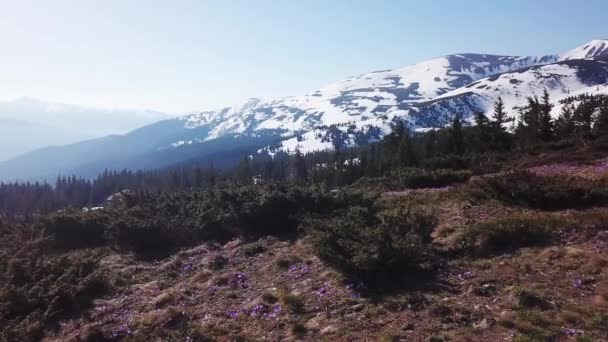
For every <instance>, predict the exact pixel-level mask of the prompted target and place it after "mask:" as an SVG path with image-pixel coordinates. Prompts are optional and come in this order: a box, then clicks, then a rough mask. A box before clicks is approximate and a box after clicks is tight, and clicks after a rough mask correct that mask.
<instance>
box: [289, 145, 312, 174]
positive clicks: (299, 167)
mask: <svg viewBox="0 0 608 342" xmlns="http://www.w3.org/2000/svg"><path fill="white" fill-rule="evenodd" d="M290 167H291V170H290V178H291V180H292V181H294V182H302V181H305V180H306V179H307V178H308V169H307V168H306V160H304V157H303V156H302V153H301V152H300V150H299V149H298V150H296V154H295V155H294V156H293V158H292V159H291V165H290Z"/></svg>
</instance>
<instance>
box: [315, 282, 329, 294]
mask: <svg viewBox="0 0 608 342" xmlns="http://www.w3.org/2000/svg"><path fill="white" fill-rule="evenodd" d="M315 292H316V294H317V295H319V296H320V297H326V296H329V295H331V292H332V291H331V286H330V285H329V283H328V282H325V283H323V285H322V286H321V287H319V288H318V289H316V290H315Z"/></svg>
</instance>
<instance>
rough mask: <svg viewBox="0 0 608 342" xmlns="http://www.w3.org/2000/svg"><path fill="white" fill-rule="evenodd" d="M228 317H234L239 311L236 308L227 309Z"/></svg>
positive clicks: (237, 315)
mask: <svg viewBox="0 0 608 342" xmlns="http://www.w3.org/2000/svg"><path fill="white" fill-rule="evenodd" d="M228 317H230V318H232V319H235V318H237V317H239V312H238V311H236V310H230V311H228Z"/></svg>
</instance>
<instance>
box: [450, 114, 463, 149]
mask: <svg viewBox="0 0 608 342" xmlns="http://www.w3.org/2000/svg"><path fill="white" fill-rule="evenodd" d="M448 141H449V149H450V152H451V153H453V154H456V155H462V154H464V152H465V143H464V132H463V128H462V119H461V117H460V114H456V115H454V117H453V118H452V123H451V125H450V128H449V137H448Z"/></svg>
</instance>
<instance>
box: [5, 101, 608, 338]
mask: <svg viewBox="0 0 608 342" xmlns="http://www.w3.org/2000/svg"><path fill="white" fill-rule="evenodd" d="M527 102H528V104H527V106H525V107H523V108H521V113H520V119H519V120H517V121H513V120H511V119H509V118H508V116H507V115H506V113H505V110H504V105H503V103H502V101H500V100H498V101H497V102H496V103H495V105H494V108H493V111H492V112H490V113H487V115H484V114H483V113H479V114H477V115H475V117H474V118H475V120H474V123H472V124H469V123H468V122H466V121H464V120H463V119H462V117H461V116H460V115H454V116H453V117H452V118H451V122H450V124H449V125H448V127H446V128H444V129H438V130H428V131H426V132H414V131H412V130H410V129H409V128H408V127H407V126H406V125H403V124H396V125H395V126H394V127H393V132H392V133H391V134H389V135H388V136H387V137H386V138H385V139H384V140H382V141H380V142H377V143H372V144H369V145H366V146H363V147H358V148H340V147H339V146H337V147H338V148H336V150H335V151H330V152H321V153H312V154H303V153H300V152H298V151H296V153H294V154H291V155H289V154H286V153H278V154H275V155H273V156H270V155H268V154H260V155H254V156H253V157H251V156H248V155H244V156H243V158H242V161H241V162H240V163H239V165H238V166H237V167H236V168H234V169H230V170H219V169H217V168H215V167H214V166H213V165H199V164H180V165H176V166H174V167H170V168H167V169H162V170H157V171H140V172H130V171H122V172H113V171H107V172H104V173H103V174H101V175H99V177H97V178H96V179H95V180H93V181H89V180H85V179H79V178H77V177H73V176H70V177H64V176H60V177H59V178H58V180H57V182H56V184H53V185H52V186H51V185H49V184H44V183H38V184H37V183H33V184H32V183H25V184H23V183H11V184H2V185H1V187H0V189H1V190H0V204H1V208H2V215H1V216H0V217H1V219H0V284H1V285H0V326H1V328H0V340H3V341H40V340H44V341H141V340H163V341H165V340H166V341H250V340H251V341H255V340H259V339H262V338H266V339H270V340H287V339H290V340H304V341H319V340H323V339H335V340H361V339H362V338H363V339H367V340H380V341H410V340H411V341H461V340H488V341H495V340H516V341H553V340H576V341H596V340H597V341H601V340H606V339H608V323H607V322H608V311H607V309H608V304H607V303H608V277H607V274H608V273H607V272H606V271H608V269H607V267H608V254H607V251H606V248H605V244H606V236H607V235H606V234H607V232H608V226H607V223H608V211H607V208H608V178H607V177H608V157H607V155H608V145H607V142H608V141H607V140H606V139H607V138H608V99H607V98H606V97H605V96H598V95H577V96H573V97H569V98H566V99H563V100H561V101H559V102H552V101H551V98H550V96H549V95H548V94H547V93H545V95H544V96H542V97H540V98H534V97H531V98H529V99H528V101H527ZM554 106H559V107H560V116H559V118H557V119H553V118H552V117H551V116H550V115H549V114H548V113H550V112H551V109H552V107H554ZM109 196H112V197H111V199H110V200H107V197H109ZM83 207H86V208H84V209H83Z"/></svg>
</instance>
